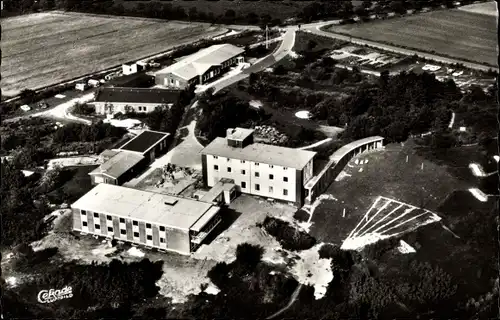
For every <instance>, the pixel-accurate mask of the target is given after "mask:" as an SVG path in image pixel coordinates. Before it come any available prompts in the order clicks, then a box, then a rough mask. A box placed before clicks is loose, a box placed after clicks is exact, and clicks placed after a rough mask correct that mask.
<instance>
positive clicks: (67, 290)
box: [37, 286, 73, 303]
mask: <svg viewBox="0 0 500 320" xmlns="http://www.w3.org/2000/svg"><path fill="white" fill-rule="evenodd" d="M71 297H73V289H72V288H71V287H70V286H66V287H64V288H62V289H61V290H54V289H50V290H42V291H40V292H39V293H38V297H37V298H38V302H40V303H52V302H55V301H57V300H62V299H68V298H71Z"/></svg>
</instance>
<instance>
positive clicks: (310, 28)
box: [302, 21, 498, 71]
mask: <svg viewBox="0 0 500 320" xmlns="http://www.w3.org/2000/svg"><path fill="white" fill-rule="evenodd" d="M332 22H335V21H331V22H322V23H313V24H308V25H304V26H303V27H302V30H305V31H309V32H311V33H314V34H317V35H320V36H326V37H329V38H335V39H339V40H344V41H349V42H352V43H354V44H359V45H368V46H371V47H374V48H378V49H382V50H385V51H389V52H394V53H399V54H404V55H409V56H411V55H414V54H416V55H417V56H419V57H423V58H426V59H432V60H435V61H438V62H442V63H447V64H453V63H461V64H463V65H464V66H465V67H467V68H470V69H475V70H481V71H488V70H490V69H495V68H492V67H490V66H485V65H481V64H478V63H472V62H467V61H462V60H459V59H454V58H446V57H442V56H439V55H435V54H431V53H426V52H422V51H418V50H414V49H404V48H400V47H396V46H391V45H387V44H382V43H379V42H375V41H370V40H363V39H359V38H353V37H350V36H346V35H342V34H338V33H333V32H327V31H323V30H320V28H321V27H323V26H326V25H328V24H331V23H332ZM497 70H498V68H497Z"/></svg>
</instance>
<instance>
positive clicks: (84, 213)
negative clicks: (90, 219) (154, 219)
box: [81, 210, 165, 231]
mask: <svg viewBox="0 0 500 320" xmlns="http://www.w3.org/2000/svg"><path fill="white" fill-rule="evenodd" d="M81 215H82V216H86V215H87V211H85V210H81ZM94 218H99V213H97V212H94ZM106 220H108V221H112V220H113V216H110V215H106ZM119 221H120V223H125V218H119ZM132 225H134V226H139V221H136V220H132ZM151 228H152V226H151V223H146V229H151ZM159 228H160V231H165V227H163V226H160V227H159Z"/></svg>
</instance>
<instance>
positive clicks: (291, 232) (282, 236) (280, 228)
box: [261, 216, 316, 251]
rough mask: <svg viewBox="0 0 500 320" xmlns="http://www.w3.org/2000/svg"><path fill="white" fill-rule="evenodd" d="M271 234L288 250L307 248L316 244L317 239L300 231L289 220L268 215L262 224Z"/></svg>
mask: <svg viewBox="0 0 500 320" xmlns="http://www.w3.org/2000/svg"><path fill="white" fill-rule="evenodd" d="M261 227H262V228H264V229H265V230H266V231H267V232H268V233H269V234H270V235H272V236H273V237H275V238H276V240H278V241H279V242H280V244H281V246H282V247H283V249H287V250H295V251H298V250H307V249H310V248H312V247H313V246H314V245H315V244H316V239H315V238H313V237H311V236H310V235H309V234H308V233H306V232H303V231H300V230H298V229H296V228H295V227H293V226H291V225H290V224H289V223H288V222H286V221H283V220H280V219H276V218H273V217H269V216H268V217H266V219H265V220H264V222H263V223H262V225H261Z"/></svg>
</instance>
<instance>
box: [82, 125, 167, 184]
mask: <svg viewBox="0 0 500 320" xmlns="http://www.w3.org/2000/svg"><path fill="white" fill-rule="evenodd" d="M168 136H169V134H168V133H164V132H157V131H150V130H145V131H143V132H141V133H140V134H139V135H137V136H136V137H134V138H133V139H132V140H130V141H129V142H127V143H126V144H124V145H123V146H122V147H121V148H119V149H113V150H105V151H104V152H102V153H101V154H100V158H101V161H102V162H103V164H101V165H100V166H99V167H98V168H96V169H94V170H93V171H91V172H90V173H89V175H90V177H91V180H92V184H99V183H106V184H113V185H121V184H123V183H125V182H127V181H128V180H130V179H131V178H133V177H134V176H135V175H136V174H137V173H138V172H139V171H140V170H141V169H143V168H144V167H145V166H147V165H148V164H149V163H151V162H152V161H154V159H155V158H156V156H157V155H158V154H160V153H161V152H163V151H165V150H166V148H167V138H168Z"/></svg>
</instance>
